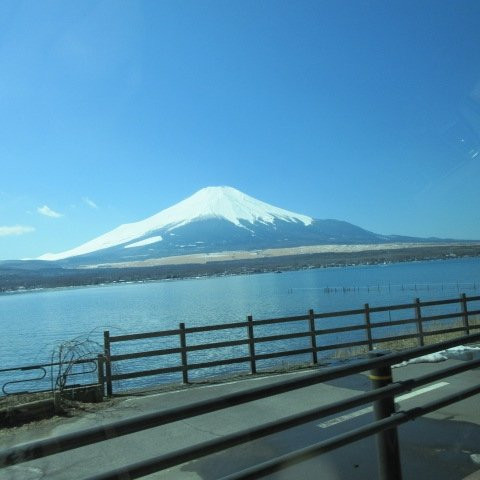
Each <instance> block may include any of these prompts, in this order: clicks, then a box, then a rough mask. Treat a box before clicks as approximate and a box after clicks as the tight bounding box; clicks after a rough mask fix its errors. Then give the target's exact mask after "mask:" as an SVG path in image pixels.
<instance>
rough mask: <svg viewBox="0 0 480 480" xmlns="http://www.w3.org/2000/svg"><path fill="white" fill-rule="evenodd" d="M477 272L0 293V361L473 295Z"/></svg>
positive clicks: (355, 271)
mask: <svg viewBox="0 0 480 480" xmlns="http://www.w3.org/2000/svg"><path fill="white" fill-rule="evenodd" d="M479 274H480V259H478V258H468V259H453V260H444V261H429V262H413V263H399V264H391V265H376V266H355V267H341V268H325V269H313V270H302V271H297V272H285V273H282V274H276V273H271V274H258V275H245V276H231V277H215V278H199V279H188V280H177V281H163V282H152V283H138V284H116V285H108V286H98V287H85V288H70V289H58V290H43V291H35V292H25V293H19V294H4V295H1V296H0V322H1V327H2V336H1V338H0V362H1V363H0V365H1V367H2V368H6V367H9V366H18V365H28V364H31V363H37V362H44V361H48V360H49V359H50V357H51V352H52V351H53V350H54V349H55V347H56V346H57V345H58V344H59V343H61V342H62V341H65V340H70V339H73V338H74V337H77V336H79V335H87V334H88V335H89V337H90V338H91V339H93V340H95V341H98V342H101V341H102V338H103V330H109V331H110V332H111V334H112V335H118V334H122V333H134V332H145V331H155V330H165V329H172V328H177V327H178V323H179V322H184V323H185V324H186V326H187V327H189V326H196V325H206V324H215V323H227V322H235V321H242V320H244V319H245V317H246V315H247V314H252V315H253V317H254V318H257V319H260V318H272V317H281V316H288V315H301V314H305V313H307V312H308V309H310V308H313V309H315V311H318V312H322V311H332V310H343V309H350V308H352V309H353V308H361V307H363V304H364V303H367V302H368V303H370V305H371V306H375V305H388V304H393V303H409V302H411V301H412V300H413V299H414V298H416V297H420V298H421V299H422V300H428V299H441V298H454V297H457V296H458V295H459V294H460V293H461V292H465V293H466V294H467V295H474V294H475V295H479V294H480V293H479V292H480V275H479ZM337 324H338V323H337ZM280 328H285V327H282V326H280ZM317 328H318V326H317ZM268 333H269V332H265V333H264V334H265V335H266V334H268ZM242 334H244V333H242ZM222 335H225V334H224V333H223V334H222ZM210 341H212V340H211V339H210ZM175 346H176V345H175ZM157 348H163V347H158V346H157ZM219 354H221V352H219ZM157 362H158V359H157ZM132 368H133V367H132ZM153 368H155V367H153Z"/></svg>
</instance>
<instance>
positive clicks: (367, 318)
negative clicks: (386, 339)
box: [365, 303, 373, 351]
mask: <svg viewBox="0 0 480 480" xmlns="http://www.w3.org/2000/svg"><path fill="white" fill-rule="evenodd" d="M365 327H366V330H367V341H368V349H369V350H370V351H372V350H373V340H372V324H371V322H370V305H369V304H368V303H366V304H365Z"/></svg>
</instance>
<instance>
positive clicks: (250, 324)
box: [104, 294, 480, 396]
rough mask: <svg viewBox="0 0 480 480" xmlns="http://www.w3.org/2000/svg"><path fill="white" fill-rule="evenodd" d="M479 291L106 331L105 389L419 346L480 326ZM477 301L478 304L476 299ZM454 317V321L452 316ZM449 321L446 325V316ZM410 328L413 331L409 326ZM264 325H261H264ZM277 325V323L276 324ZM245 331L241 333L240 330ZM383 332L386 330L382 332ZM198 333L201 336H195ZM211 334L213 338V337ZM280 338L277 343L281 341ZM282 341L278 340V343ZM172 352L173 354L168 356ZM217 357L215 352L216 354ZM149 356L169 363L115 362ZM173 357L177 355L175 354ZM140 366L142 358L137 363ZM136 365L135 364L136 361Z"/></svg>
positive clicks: (185, 379)
mask: <svg viewBox="0 0 480 480" xmlns="http://www.w3.org/2000/svg"><path fill="white" fill-rule="evenodd" d="M479 301H480V296H472V297H467V296H466V295H465V294H461V295H460V297H459V298H452V299H446V300H435V301H420V299H418V298H417V299H415V301H414V302H412V303H409V304H400V305H388V306H380V307H370V306H369V304H365V305H364V307H363V308H361V309H356V310H344V311H335V312H326V313H316V312H314V311H313V310H309V311H308V314H306V315H298V316H291V317H283V318H272V319H262V320H254V319H253V317H252V316H251V315H249V316H248V317H247V319H246V321H243V322H235V323H223V324H219V325H205V326H199V327H187V326H185V324H184V323H180V324H179V327H178V328H177V329H173V330H163V331H158V332H147V333H135V334H129V335H117V336H112V335H110V332H109V331H105V332H104V346H105V350H104V355H105V383H106V389H107V395H109V396H110V395H112V394H113V382H115V381H119V380H127V379H135V378H140V377H147V376H154V375H165V374H171V373H176V372H177V373H181V378H182V381H183V383H188V382H189V372H191V371H193V370H198V369H207V368H212V367H218V366H227V365H235V364H244V365H246V366H247V368H248V369H249V371H250V372H251V373H252V374H255V373H257V370H258V368H259V364H260V363H261V362H262V361H265V360H269V359H277V358H281V357H291V356H297V355H309V356H310V362H311V363H312V364H317V363H318V362H319V354H321V353H323V352H328V351H330V352H334V351H337V350H339V349H345V348H352V347H353V348H358V347H364V348H365V350H366V351H368V350H373V349H374V348H375V347H377V346H382V345H384V344H386V343H387V342H391V341H396V342H398V341H402V340H412V339H413V340H414V341H415V342H416V344H417V345H418V346H423V345H425V344H426V343H429V340H430V339H432V338H438V337H439V336H442V335H443V336H445V335H446V336H449V335H469V334H470V333H471V332H475V331H476V330H478V329H480V322H473V321H472V317H473V316H474V315H479V314H480V308H476V309H475V308H474V309H470V308H469V307H470V306H471V304H472V303H473V302H479ZM479 306H480V305H479ZM432 307H442V308H445V307H456V308H457V311H453V312H452V311H448V312H445V311H443V312H442V313H436V314H434V315H432V314H430V313H428V312H427V313H425V311H426V309H430V310H431V308H432ZM392 312H401V313H402V314H404V315H406V317H407V318H402V319H397V320H392V319H391V318H389V319H388V320H383V321H378V320H374V319H373V318H372V317H373V316H374V315H377V314H382V313H383V314H384V313H388V315H389V317H391V314H392ZM348 318H353V319H354V322H355V323H352V322H347V323H348V324H347V325H344V326H330V325H328V320H331V319H337V321H338V319H343V321H345V319H348ZM455 320H456V322H453V321H455ZM447 321H450V324H448V325H446V324H445V322H447ZM285 324H289V325H292V324H296V325H297V328H296V329H295V330H296V331H294V332H291V333H277V334H275V335H261V334H259V333H258V332H259V330H260V329H261V328H262V327H265V326H268V327H269V329H276V327H281V326H282V325H285ZM400 327H405V328H408V329H409V331H408V332H407V333H399V329H400ZM412 330H413V331H412ZM264 331H265V329H264ZM277 331H278V328H277ZM242 332H243V334H242ZM219 333H221V334H223V336H224V337H227V338H228V337H232V336H234V337H236V339H234V340H226V341H220V342H219V341H213V342H212V341H211V338H212V337H209V335H210V334H214V335H215V337H216V338H218V334H219ZM345 333H348V334H350V335H351V336H355V339H354V340H348V341H340V342H336V341H335V340H334V341H332V338H333V339H334V338H335V337H334V336H335V335H339V334H345ZM385 333H387V335H385ZM199 337H200V340H198V338H199ZM215 337H214V338H215ZM146 339H157V340H162V341H163V343H164V344H166V345H175V344H176V346H167V347H166V348H161V349H152V350H144V351H134V352H128V353H112V344H120V345H121V344H125V343H127V342H131V341H135V340H146ZM296 339H303V345H302V347H301V348H295V349H288V348H287V349H285V348H283V347H284V346H285V345H286V344H287V343H286V342H285V341H289V342H290V343H291V342H292V341H293V340H296ZM280 342H281V344H280ZM261 344H269V345H270V347H269V350H270V351H268V352H263V353H259V351H258V349H259V346H260V345H261ZM279 344H280V346H279ZM239 346H241V347H243V350H242V351H241V353H240V355H239V356H234V357H231V356H227V355H221V358H218V359H215V360H211V358H212V357H215V351H218V350H221V349H224V348H225V347H230V349H229V351H228V352H227V354H230V355H231V353H232V351H233V349H232V347H239ZM196 352H205V354H206V355H205V356H204V357H205V358H206V359H207V360H206V361H200V362H199V361H195V358H193V359H192V358H191V357H192V356H193V355H192V354H194V353H196ZM172 356H173V360H172ZM216 356H217V357H218V354H217V355H216ZM148 357H169V360H170V365H168V366H162V367H160V368H153V369H147V370H145V369H141V368H140V369H134V370H133V371H123V372H122V368H121V364H120V363H119V362H123V361H127V360H136V359H146V358H148ZM175 359H176V360H175ZM137 365H140V367H141V366H142V365H143V364H137ZM137 365H135V367H137Z"/></svg>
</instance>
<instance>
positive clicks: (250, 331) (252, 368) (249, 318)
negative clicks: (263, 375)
mask: <svg viewBox="0 0 480 480" xmlns="http://www.w3.org/2000/svg"><path fill="white" fill-rule="evenodd" d="M247 322H248V325H247V334H248V352H249V355H250V372H251V374H252V375H255V374H256V373H257V362H256V360H255V337H254V334H253V317H252V315H248V316H247Z"/></svg>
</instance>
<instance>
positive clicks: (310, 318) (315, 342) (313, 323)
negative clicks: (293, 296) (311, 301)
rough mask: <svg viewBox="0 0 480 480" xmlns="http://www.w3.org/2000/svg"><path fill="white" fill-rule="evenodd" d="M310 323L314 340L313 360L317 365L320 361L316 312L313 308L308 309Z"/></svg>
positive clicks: (311, 337)
mask: <svg viewBox="0 0 480 480" xmlns="http://www.w3.org/2000/svg"><path fill="white" fill-rule="evenodd" d="M308 323H309V325H310V339H311V342H312V362H313V364H314V365H316V364H317V363H318V356H317V336H316V334H315V313H314V312H313V309H312V308H311V309H310V310H309V311H308Z"/></svg>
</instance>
